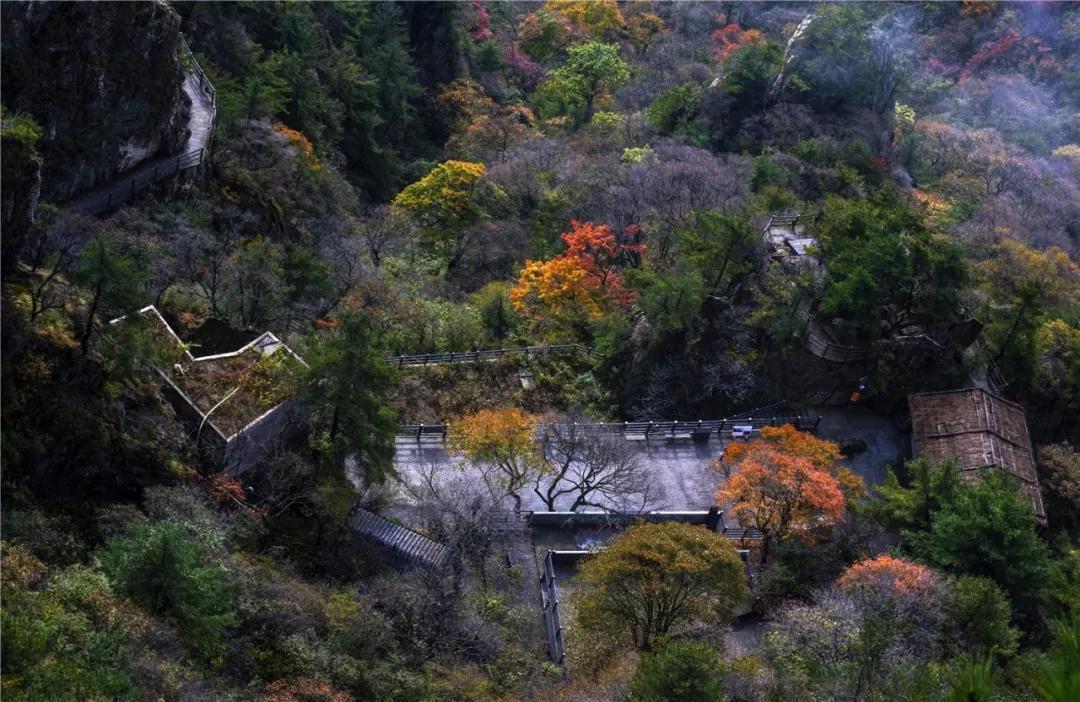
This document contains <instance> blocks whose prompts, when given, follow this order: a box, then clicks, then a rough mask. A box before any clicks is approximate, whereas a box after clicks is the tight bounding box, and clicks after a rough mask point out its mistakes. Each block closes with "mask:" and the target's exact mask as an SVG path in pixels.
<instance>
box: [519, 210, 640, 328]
mask: <svg viewBox="0 0 1080 702" xmlns="http://www.w3.org/2000/svg"><path fill="white" fill-rule="evenodd" d="M562 239H563V241H564V242H565V243H566V251H565V252H563V253H562V254H559V255H558V256H556V257H555V258H553V259H551V260H550V261H526V262H525V267H524V268H523V269H522V271H521V276H520V278H519V279H518V283H517V285H516V286H514V288H513V289H512V290H511V291H510V303H511V304H512V305H513V306H514V309H515V310H517V311H518V312H519V313H521V314H523V315H525V316H527V317H530V318H532V319H540V318H543V317H547V318H549V319H551V320H553V321H556V322H565V321H578V320H581V319H596V318H598V317H601V316H603V315H604V314H605V313H607V312H610V311H611V310H612V309H614V308H616V307H628V306H629V305H632V304H633V302H634V300H635V294H634V293H633V292H632V291H630V290H627V289H626V288H624V287H623V284H622V276H621V275H620V274H619V270H618V265H619V263H620V262H621V261H622V260H623V259H625V258H626V257H627V256H629V255H641V254H643V253H644V251H645V247H644V246H643V245H640V244H622V243H618V242H617V241H616V239H615V233H614V232H613V231H612V230H611V227H609V226H607V225H606V224H602V225H597V224H593V223H591V222H578V221H577V220H574V221H572V222H571V223H570V231H569V232H566V233H564V234H563V235H562Z"/></svg>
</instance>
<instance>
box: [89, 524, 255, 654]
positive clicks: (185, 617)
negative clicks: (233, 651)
mask: <svg viewBox="0 0 1080 702" xmlns="http://www.w3.org/2000/svg"><path fill="white" fill-rule="evenodd" d="M96 557H97V560H98V562H100V563H101V567H102V570H104V571H105V573H106V575H108V577H109V581H110V582H111V583H112V584H113V586H114V587H116V588H117V589H118V590H119V591H120V592H123V593H124V594H126V595H128V596H129V597H131V598H132V599H133V600H135V601H136V602H137V603H138V604H140V605H141V606H142V607H144V608H145V609H146V610H147V611H149V612H150V613H151V614H154V615H167V616H169V617H172V618H173V619H175V620H176V622H177V623H178V625H179V627H180V630H181V633H182V635H183V638H184V639H185V641H186V642H187V643H188V644H189V645H190V646H191V647H192V648H193V649H194V650H195V651H196V652H198V653H199V654H200V655H202V656H203V657H205V658H207V659H210V660H211V661H214V660H215V659H218V658H219V657H220V656H221V655H222V654H223V653H224V651H225V642H224V641H223V639H222V634H223V633H224V631H225V629H226V628H227V627H229V626H230V625H232V624H233V622H234V621H235V613H234V609H233V603H232V598H233V584H232V582H231V580H230V578H229V576H228V573H227V571H226V570H225V568H224V567H222V566H221V565H220V564H218V563H215V562H213V561H212V560H211V558H210V554H209V552H208V550H207V547H206V545H205V544H204V543H203V542H202V541H200V540H198V539H197V538H195V537H194V536H192V535H191V534H190V533H189V531H188V528H187V526H185V525H184V524H181V523H179V522H158V523H156V524H149V525H135V526H132V527H130V528H129V529H128V532H127V534H125V535H123V536H116V537H113V538H111V539H109V540H108V541H107V542H106V543H105V545H104V546H102V548H101V549H99V550H98V552H97V553H96Z"/></svg>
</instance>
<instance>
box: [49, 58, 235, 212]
mask: <svg viewBox="0 0 1080 702" xmlns="http://www.w3.org/2000/svg"><path fill="white" fill-rule="evenodd" d="M181 52H182V53H183V54H184V55H186V56H187V60H188V62H189V64H190V66H191V69H190V70H189V71H188V73H187V76H186V77H185V78H184V86H183V88H184V92H185V93H187V95H188V97H189V98H191V115H190V117H189V118H188V124H187V128H188V131H189V136H188V138H187V141H185V142H184V144H183V146H182V147H181V148H180V151H179V153H177V154H174V155H171V156H159V157H156V158H151V159H147V160H145V161H142V162H141V163H140V164H139V165H137V166H135V167H134V168H131V169H129V170H127V171H125V172H124V173H122V174H121V175H120V176H119V177H117V178H115V179H113V180H111V181H109V182H108V183H105V184H104V185H101V186H99V187H97V188H94V189H93V190H88V191H86V192H85V193H83V194H81V195H79V196H78V197H76V198H74V199H72V200H71V201H69V202H68V203H67V205H66V207H67V209H69V210H72V211H75V212H83V213H86V214H90V215H97V214H102V213H103V212H108V211H109V210H112V209H113V208H116V207H119V206H120V205H121V204H123V203H124V202H126V201H127V200H128V199H130V198H131V197H132V196H134V195H135V194H136V193H138V192H139V191H141V190H145V189H146V188H147V187H149V186H150V185H153V184H154V183H156V182H158V181H160V180H164V179H165V178H169V177H171V176H173V175H176V174H177V173H179V172H181V171H186V170H188V169H191V168H197V167H199V166H201V165H203V164H204V163H206V162H208V161H209V160H210V139H211V136H212V134H213V129H214V120H215V119H216V117H217V100H216V93H215V90H214V86H213V85H211V83H210V80H209V79H208V78H207V77H206V73H204V72H203V70H202V67H201V66H199V63H198V62H197V61H196V60H195V57H194V56H193V55H192V54H191V50H190V49H188V46H187V42H186V41H184V40H183V39H181Z"/></svg>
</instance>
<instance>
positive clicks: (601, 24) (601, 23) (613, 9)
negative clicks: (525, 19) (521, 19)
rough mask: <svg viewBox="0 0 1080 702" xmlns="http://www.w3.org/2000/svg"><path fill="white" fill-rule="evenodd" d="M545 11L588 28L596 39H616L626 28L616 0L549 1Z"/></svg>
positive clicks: (545, 5) (545, 4)
mask: <svg viewBox="0 0 1080 702" xmlns="http://www.w3.org/2000/svg"><path fill="white" fill-rule="evenodd" d="M544 9H545V10H547V11H548V12H552V13H554V14H558V15H562V16H563V17H565V18H566V19H568V20H570V21H571V22H573V23H574V24H579V25H581V26H582V27H586V28H588V30H589V33H590V34H591V35H592V37H593V38H594V39H610V38H614V37H615V36H616V35H617V34H618V32H619V30H621V29H622V28H623V27H624V26H626V21H625V20H624V19H623V16H622V12H620V11H619V5H618V3H617V2H615V0H547V2H546V3H544Z"/></svg>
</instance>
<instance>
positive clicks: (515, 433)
mask: <svg viewBox="0 0 1080 702" xmlns="http://www.w3.org/2000/svg"><path fill="white" fill-rule="evenodd" d="M537 422H538V417H537V416H536V415H534V414H530V413H528V412H524V411H522V410H520V409H517V408H514V407H506V408H502V409H494V410H480V411H479V412H476V413H474V414H470V415H467V416H465V417H461V418H460V419H458V420H456V421H453V422H451V423H450V445H451V446H452V447H453V448H454V450H456V451H458V452H460V453H461V454H462V455H463V456H464V457H465V458H466V459H467V460H468V461H469V462H470V463H472V464H473V466H474V467H476V468H479V469H481V470H482V471H483V472H484V479H485V481H486V482H487V484H488V486H489V487H491V488H496V489H499V490H502V491H503V492H505V493H506V494H508V495H510V496H511V497H512V498H513V499H514V504H515V505H516V507H517V509H521V490H522V489H523V488H524V487H525V486H526V485H527V484H528V483H529V482H530V481H531V480H532V479H533V478H534V477H536V475H537V474H538V473H541V472H544V471H545V470H546V464H545V461H544V459H543V456H542V455H541V454H540V451H539V449H538V447H537V443H536V427H537Z"/></svg>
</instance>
